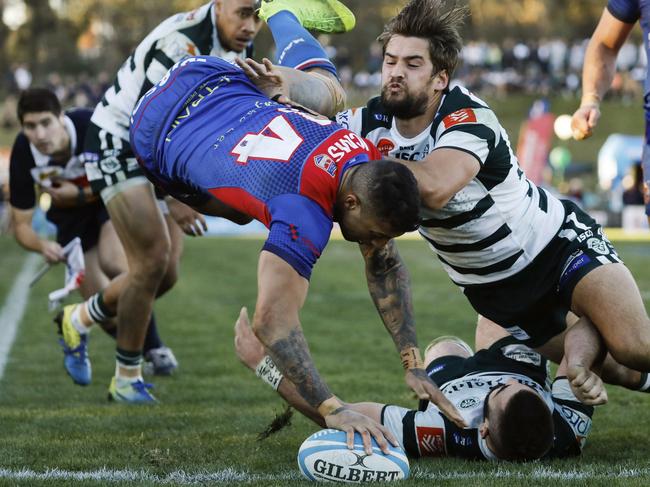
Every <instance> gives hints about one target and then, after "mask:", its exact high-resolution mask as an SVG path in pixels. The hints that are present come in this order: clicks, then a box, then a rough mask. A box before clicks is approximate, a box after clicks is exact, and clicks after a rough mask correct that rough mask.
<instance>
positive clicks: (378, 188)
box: [353, 159, 420, 233]
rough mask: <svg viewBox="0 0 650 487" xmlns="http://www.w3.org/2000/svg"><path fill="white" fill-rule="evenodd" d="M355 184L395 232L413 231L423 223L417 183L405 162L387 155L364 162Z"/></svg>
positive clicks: (371, 206) (374, 211)
mask: <svg viewBox="0 0 650 487" xmlns="http://www.w3.org/2000/svg"><path fill="white" fill-rule="evenodd" d="M353 187H354V188H355V189H359V190H360V191H361V192H362V193H363V194H364V195H365V199H366V201H367V202H368V208H370V209H371V210H372V212H373V213H374V214H375V215H376V216H377V217H378V218H380V219H381V220H383V221H385V222H387V223H388V224H389V225H390V226H391V228H392V229H393V230H395V231H396V232H400V233H405V232H412V231H413V230H416V229H417V228H418V226H419V225H420V215H419V209H420V192H419V190H418V183H417V181H416V180H415V176H413V173H412V172H411V171H410V170H409V169H408V168H407V167H406V166H405V165H403V164H400V163H399V162H394V161H389V160H387V159H382V160H379V161H372V162H369V163H366V164H362V165H361V166H359V170H358V171H357V174H355V178H354V182H353Z"/></svg>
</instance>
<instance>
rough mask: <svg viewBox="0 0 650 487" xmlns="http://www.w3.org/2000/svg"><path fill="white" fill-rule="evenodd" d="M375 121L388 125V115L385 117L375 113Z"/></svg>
mask: <svg viewBox="0 0 650 487" xmlns="http://www.w3.org/2000/svg"><path fill="white" fill-rule="evenodd" d="M375 120H377V121H378V122H386V123H388V115H385V114H383V113H375Z"/></svg>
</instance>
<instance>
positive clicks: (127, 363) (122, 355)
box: [115, 347, 142, 367]
mask: <svg viewBox="0 0 650 487" xmlns="http://www.w3.org/2000/svg"><path fill="white" fill-rule="evenodd" d="M115 359H116V360H117V363H118V364H120V365H122V366H124V367H138V366H139V365H140V363H141V362H142V352H141V351H137V352H131V351H129V350H124V349H122V348H120V347H117V349H116V352H115Z"/></svg>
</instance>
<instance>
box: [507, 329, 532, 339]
mask: <svg viewBox="0 0 650 487" xmlns="http://www.w3.org/2000/svg"><path fill="white" fill-rule="evenodd" d="M506 331H507V332H508V333H510V334H511V335H512V336H513V337H515V338H516V339H517V340H528V339H529V338H530V335H529V334H528V333H526V332H525V331H524V330H522V329H521V328H519V327H518V326H511V327H509V328H506Z"/></svg>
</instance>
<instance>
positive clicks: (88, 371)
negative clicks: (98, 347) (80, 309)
mask: <svg viewBox="0 0 650 487" xmlns="http://www.w3.org/2000/svg"><path fill="white" fill-rule="evenodd" d="M75 306H77V305H75V304H71V305H68V306H65V307H64V308H63V310H62V311H61V312H59V314H57V315H56V317H55V318H54V322H55V323H56V324H57V327H58V331H59V334H60V335H61V338H59V344H60V345H61V348H62V349H63V367H64V368H65V371H66V372H67V373H68V375H69V376H70V377H71V378H72V381H73V382H74V383H75V384H78V385H80V386H87V385H88V384H90V381H91V380H92V367H91V365H90V359H89V358H88V335H82V334H81V333H79V332H78V331H77V330H76V329H75V327H74V326H73V325H72V319H71V317H72V312H73V311H74V309H75Z"/></svg>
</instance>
